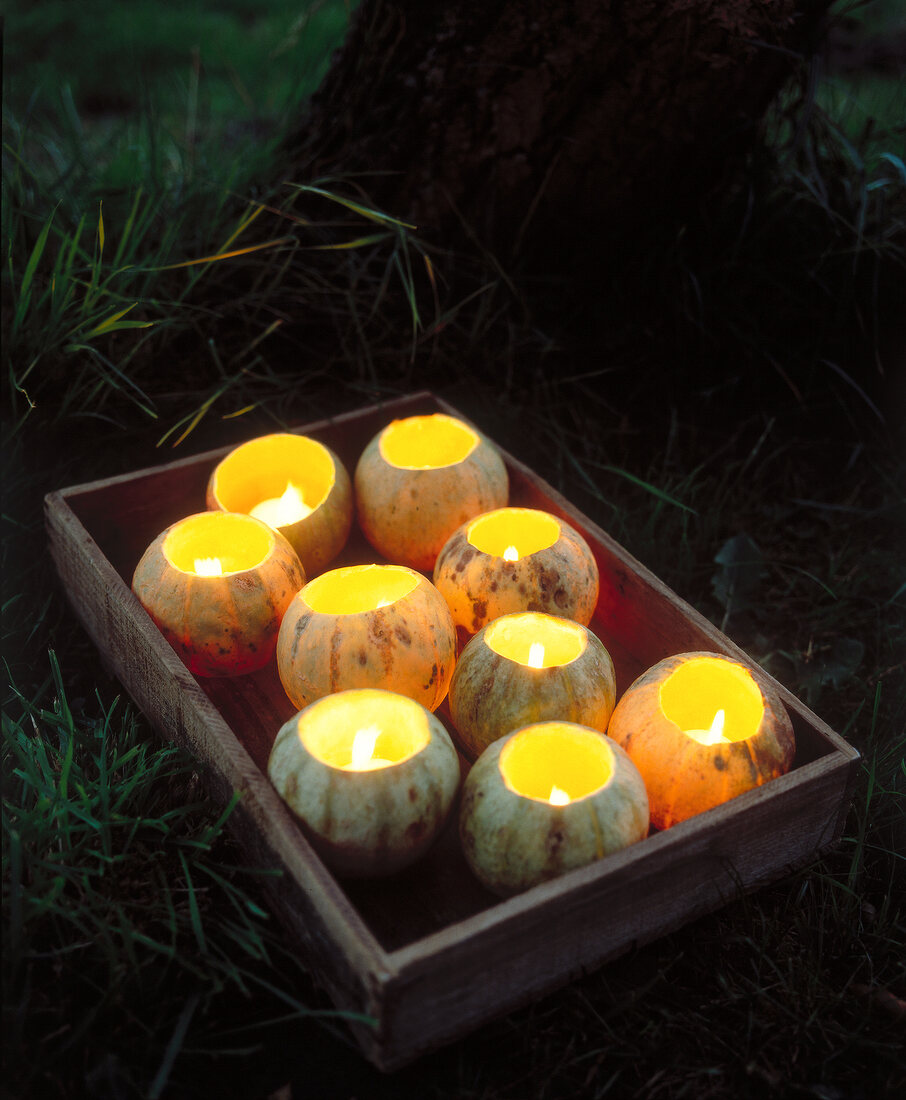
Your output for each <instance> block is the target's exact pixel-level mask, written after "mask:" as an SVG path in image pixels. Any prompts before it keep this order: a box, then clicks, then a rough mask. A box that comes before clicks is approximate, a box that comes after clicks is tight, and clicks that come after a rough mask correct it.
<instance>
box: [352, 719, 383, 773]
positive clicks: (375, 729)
mask: <svg viewBox="0 0 906 1100" xmlns="http://www.w3.org/2000/svg"><path fill="white" fill-rule="evenodd" d="M380 733H381V728H380V726H374V725H372V726H363V727H362V728H361V729H358V730H356V732H355V737H353V739H352V760H351V761H350V762H349V763H348V764H347V765H346V767H345V769H344V770H345V771H349V772H373V771H375V770H377V769H378V768H386V767H388V766H389V765H390V764H392V763H393V761H392V760H387V759H386V758H384V757H382V756H375V755H374V746H375V745H376V744H377V739H378V737H379V736H380Z"/></svg>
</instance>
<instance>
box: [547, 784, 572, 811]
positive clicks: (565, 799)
mask: <svg viewBox="0 0 906 1100" xmlns="http://www.w3.org/2000/svg"><path fill="white" fill-rule="evenodd" d="M547 800H548V802H550V804H551V805H552V806H568V805H569V804H570V802H572V799H571V798H570V797H569V795H568V794H567V793H566V791H564V790H562V789H561V788H560V787H558V786H557V784H556V783H555V784H554V785H553V786H552V787H551V793H550V794H549V795H548V796H547Z"/></svg>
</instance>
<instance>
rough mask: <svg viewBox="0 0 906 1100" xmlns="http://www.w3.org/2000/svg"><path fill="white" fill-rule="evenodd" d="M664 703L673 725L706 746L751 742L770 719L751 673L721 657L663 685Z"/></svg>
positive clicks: (693, 662)
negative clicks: (762, 720)
mask: <svg viewBox="0 0 906 1100" xmlns="http://www.w3.org/2000/svg"><path fill="white" fill-rule="evenodd" d="M659 701H660V708H661V712H662V713H663V715H664V717H665V718H666V719H667V720H668V721H669V722H672V723H673V724H674V725H675V726H678V727H679V728H680V729H681V730H683V731H684V732H685V733H686V734H688V736H690V737H692V738H693V739H694V740H696V741H699V742H701V743H702V744H706V745H707V744H718V743H720V742H724V743H726V742H730V741H745V740H746V739H747V738H749V737H752V736H753V735H754V734H755V733H756V732H757V730H758V727H759V725H760V724H761V719H762V715H763V714H764V700H763V699H762V696H761V689H760V688H759V687H758V684H757V683H756V682H755V680H754V678H753V676H752V674H751V672H749V670H748V669H747V668H745V667H743V666H742V665H739V664H736V663H735V662H732V661H722V660H720V659H719V658H717V657H692V658H690V660H688V661H684V662H683V663H682V664H681V665H679V667H678V668H676V669H675V670H674V671H673V672H672V673H670V675H669V676H668V677H667V679H666V680H664V682H663V683H662V684H661V686H660V690H659ZM721 712H723V715H722V717H721Z"/></svg>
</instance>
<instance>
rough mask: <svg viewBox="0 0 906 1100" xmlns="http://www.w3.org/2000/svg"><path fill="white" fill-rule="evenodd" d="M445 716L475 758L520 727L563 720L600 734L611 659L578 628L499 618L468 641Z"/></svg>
mask: <svg viewBox="0 0 906 1100" xmlns="http://www.w3.org/2000/svg"><path fill="white" fill-rule="evenodd" d="M449 695H450V717H451V718H452V720H453V725H454V726H455V727H456V732H457V734H458V736H459V739H460V741H461V743H462V746H463V748H464V750H465V752H466V753H467V755H468V756H470V757H471V758H472V759H474V758H475V757H476V756H479V755H480V754H481V753H482V752H483V751H484V749H486V748H487V746H488V745H489V744H490V743H491V742H492V741H496V740H497V738H499V737H503V736H504V734H507V733H509V732H510V731H511V730H514V729H518V728H520V727H521V726H527V725H530V724H531V723H533V722H540V721H542V720H543V719H548V718H560V719H563V720H565V721H569V722H577V723H578V724H580V725H584V726H590V727H592V728H593V729H596V730H600V731H601V732H602V733H603V732H604V731H605V730H606V729H607V723H608V721H609V720H610V715H611V713H612V711H613V707H614V702H615V701H616V682H615V679H614V669H613V661H612V660H611V658H610V654H609V653H608V652H607V649H606V647H605V646H604V644H603V642H601V640H600V639H599V638H598V637H597V636H596V635H595V634H593V633H592V632H591V631H590V630H589V629H588V628H587V627H585V626H583V625H582V624H581V623H577V622H573V621H572V620H570V619H562V618H558V617H556V616H554V615H547V614H543V613H541V612H536V611H529V612H517V613H514V614H510V615H502V616H501V617H500V618H498V619H494V621H493V622H491V623H489V624H488V625H487V626H485V627H482V629H481V630H480V631H479V632H478V634H476V635H475V637H474V638H471V639H470V640H469V642H468V644H467V645H466V646H465V648H464V649H463V651H462V653H461V654H460V655H459V660H458V661H457V663H456V668H455V669H454V671H453V678H452V679H451V681H450V692H449Z"/></svg>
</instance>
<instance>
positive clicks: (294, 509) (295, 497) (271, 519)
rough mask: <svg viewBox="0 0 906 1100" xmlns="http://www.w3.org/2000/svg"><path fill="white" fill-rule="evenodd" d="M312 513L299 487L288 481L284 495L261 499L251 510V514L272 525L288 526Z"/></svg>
mask: <svg viewBox="0 0 906 1100" xmlns="http://www.w3.org/2000/svg"><path fill="white" fill-rule="evenodd" d="M311 513H312V509H311V508H309V507H308V505H307V504H306V503H305V501H304V500H303V499H302V494H301V493H300V492H299V490H298V488H297V487H296V486H295V485H293V483H292V482H291V481H288V482H287V483H286V489H284V491H283V495H282V496H279V497H268V498H267V500H262V501H260V502H259V503H258V504H256V505H255V507H254V508H252V509H251V510H250V512H249V515H250V516H254V517H255V519H260V520H263V521H264V522H265V523H266V524H268V526H270V527H288V526H289V525H290V524H292V523H298V522H299V520H300V519H305V517H306V516H310V515H311Z"/></svg>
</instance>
